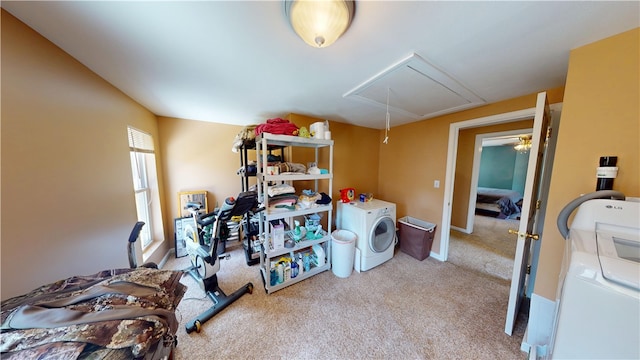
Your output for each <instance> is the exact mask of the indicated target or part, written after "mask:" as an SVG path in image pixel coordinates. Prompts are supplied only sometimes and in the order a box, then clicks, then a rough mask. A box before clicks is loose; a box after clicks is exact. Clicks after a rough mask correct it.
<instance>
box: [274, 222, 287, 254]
mask: <svg viewBox="0 0 640 360" xmlns="http://www.w3.org/2000/svg"><path fill="white" fill-rule="evenodd" d="M271 228H272V229H271V245H272V246H273V250H280V249H284V224H283V223H281V222H279V223H278V224H277V225H271Z"/></svg>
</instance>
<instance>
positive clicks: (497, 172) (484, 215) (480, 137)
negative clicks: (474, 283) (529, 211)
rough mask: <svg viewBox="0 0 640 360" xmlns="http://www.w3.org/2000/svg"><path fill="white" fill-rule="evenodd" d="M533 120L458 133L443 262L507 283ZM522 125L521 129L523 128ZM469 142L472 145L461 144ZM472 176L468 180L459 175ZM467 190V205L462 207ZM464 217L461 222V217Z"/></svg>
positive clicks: (464, 203)
mask: <svg viewBox="0 0 640 360" xmlns="http://www.w3.org/2000/svg"><path fill="white" fill-rule="evenodd" d="M532 122H533V119H529V120H525V121H519V122H514V123H510V124H506V125H501V126H499V128H513V129H512V130H501V131H495V130H496V126H485V127H480V128H471V129H463V130H461V131H460V134H459V142H458V144H459V145H458V155H457V161H456V175H457V176H456V182H455V190H454V196H453V205H452V213H453V215H452V221H451V230H450V233H449V239H450V240H449V241H450V246H449V256H448V261H449V262H451V263H453V264H455V265H458V266H461V267H463V268H467V269H469V270H473V271H477V272H480V273H484V274H487V275H490V276H493V277H497V278H500V279H503V280H509V279H510V278H511V274H512V270H513V263H514V259H515V250H516V241H515V238H514V236H513V235H511V234H509V233H508V230H509V229H518V228H519V223H520V221H519V219H520V206H521V205H522V197H523V194H524V180H525V178H526V172H527V169H526V164H527V162H528V157H529V153H528V150H527V149H516V145H519V144H520V143H522V141H523V140H521V139H528V138H530V137H531V132H532V129H531V128H530V127H529V125H530V123H532ZM523 126H526V127H523ZM469 142H474V146H473V147H470V146H468V144H465V145H466V146H463V143H469ZM466 173H471V177H470V179H469V178H468V177H465V176H460V175H459V174H466ZM461 188H462V189H465V190H466V189H467V188H468V202H465V201H463V200H465V197H466V196H467V192H466V191H461ZM465 217H466V218H465Z"/></svg>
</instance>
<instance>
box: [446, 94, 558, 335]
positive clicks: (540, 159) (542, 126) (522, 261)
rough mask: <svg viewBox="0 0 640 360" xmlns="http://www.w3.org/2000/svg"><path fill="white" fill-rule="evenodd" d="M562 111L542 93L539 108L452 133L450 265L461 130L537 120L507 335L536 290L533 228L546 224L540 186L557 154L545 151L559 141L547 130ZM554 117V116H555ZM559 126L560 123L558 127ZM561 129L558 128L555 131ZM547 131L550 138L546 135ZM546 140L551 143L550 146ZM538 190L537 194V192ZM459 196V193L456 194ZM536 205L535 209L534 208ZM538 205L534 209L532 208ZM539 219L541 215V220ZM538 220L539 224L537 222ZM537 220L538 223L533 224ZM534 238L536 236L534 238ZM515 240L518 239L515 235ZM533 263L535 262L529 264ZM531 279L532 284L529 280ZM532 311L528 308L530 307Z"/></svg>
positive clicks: (448, 171) (448, 218)
mask: <svg viewBox="0 0 640 360" xmlns="http://www.w3.org/2000/svg"><path fill="white" fill-rule="evenodd" d="M561 108H562V104H561V103H560V104H556V106H553V107H549V105H548V102H547V97H546V93H544V92H543V93H539V94H538V97H537V101H536V107H535V108H530V109H525V110H520V111H514V112H510V113H505V114H499V115H493V116H488V117H484V118H479V119H473V120H468V121H463V122H459V123H453V124H451V125H450V132H449V142H448V155H447V167H446V178H445V189H444V201H443V211H442V214H443V218H442V228H443V229H442V233H441V250H442V251H441V254H439V255H441V257H440V258H441V259H442V260H443V261H446V260H447V259H448V256H449V240H450V230H451V220H452V203H453V191H454V182H455V181H456V175H457V174H456V172H455V167H456V156H457V151H458V144H459V135H460V131H461V129H467V128H477V127H482V126H487V125H492V124H504V123H511V122H514V121H518V120H524V119H526V118H530V117H534V123H533V128H534V136H533V147H532V148H531V151H532V154H533V153H535V154H536V156H535V157H530V160H529V164H528V175H527V180H526V184H525V194H524V201H523V206H522V211H523V214H525V213H526V214H527V216H524V217H523V221H522V222H521V224H520V227H519V229H518V230H515V231H514V234H517V236H518V239H517V247H516V260H517V264H514V265H517V267H516V266H514V268H513V276H512V281H511V289H510V295H509V306H508V311H507V321H506V324H505V332H506V333H507V334H509V335H511V334H512V331H513V324H514V320H515V315H516V314H517V313H518V308H519V305H520V303H521V302H522V301H523V300H525V298H524V296H523V293H522V291H523V289H527V292H529V290H530V289H532V288H533V284H534V282H535V271H536V266H537V256H538V254H537V253H538V251H539V242H538V243H533V244H531V238H535V239H537V238H538V235H537V234H535V233H534V230H535V231H539V229H538V228H536V229H534V228H533V227H534V226H535V227H538V226H541V225H542V224H543V223H544V200H545V199H546V193H547V192H548V186H546V187H545V186H540V185H541V184H542V185H544V183H545V182H546V178H549V177H550V176H549V175H550V168H551V167H550V166H548V169H547V170H548V171H547V170H544V169H545V167H547V166H546V165H551V164H552V159H553V150H551V151H545V150H543V149H547V150H548V145H551V148H554V147H555V139H553V140H550V134H552V135H553V134H554V132H549V130H550V129H551V128H547V124H549V123H550V122H554V121H553V120H552V118H553V117H556V118H557V119H559V114H560V111H552V110H551V109H553V110H556V109H557V110H560V109H561ZM553 113H555V114H554V115H555V116H553V115H551V114H553ZM556 125H557V123H556ZM554 128H556V129H557V127H554ZM545 130H546V135H545ZM545 139H548V140H550V141H549V142H547V141H546V140H545ZM542 164H546V165H545V166H541V165H542ZM534 190H535V192H534ZM456 193H457V192H456ZM537 199H541V200H543V203H542V204H543V206H542V207H541V208H539V207H538V205H540V203H537V202H536V200H537ZM534 204H535V205H534ZM532 205H534V206H532ZM537 215H541V217H538V216H537ZM534 216H535V220H534ZM532 220H534V221H532ZM532 234H533V235H532ZM514 236H515V235H514ZM529 260H531V261H529ZM527 264H531V268H530V270H531V275H530V276H527V275H525V274H529V269H528V268H527V269H526V273H525V266H526V265H527ZM525 278H526V279H528V282H527V280H525ZM525 282H527V286H525ZM526 307H527V308H528V306H526Z"/></svg>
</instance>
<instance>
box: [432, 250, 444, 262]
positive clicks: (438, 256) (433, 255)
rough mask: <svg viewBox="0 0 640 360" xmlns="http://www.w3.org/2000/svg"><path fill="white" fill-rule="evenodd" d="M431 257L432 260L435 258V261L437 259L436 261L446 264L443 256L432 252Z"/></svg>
mask: <svg viewBox="0 0 640 360" xmlns="http://www.w3.org/2000/svg"><path fill="white" fill-rule="evenodd" d="M429 256H430V257H432V258H434V259H436V260H439V261H442V262H444V258H443V257H442V255H441V254H438V253H434V252H433V251H431V252H430V253H429Z"/></svg>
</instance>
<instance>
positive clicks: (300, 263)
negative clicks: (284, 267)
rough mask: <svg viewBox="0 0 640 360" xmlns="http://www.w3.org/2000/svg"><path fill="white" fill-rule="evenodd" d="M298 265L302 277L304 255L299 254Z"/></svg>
mask: <svg viewBox="0 0 640 360" xmlns="http://www.w3.org/2000/svg"><path fill="white" fill-rule="evenodd" d="M296 263H297V264H298V274H299V275H302V274H303V273H304V266H303V262H302V254H298V260H296Z"/></svg>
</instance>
